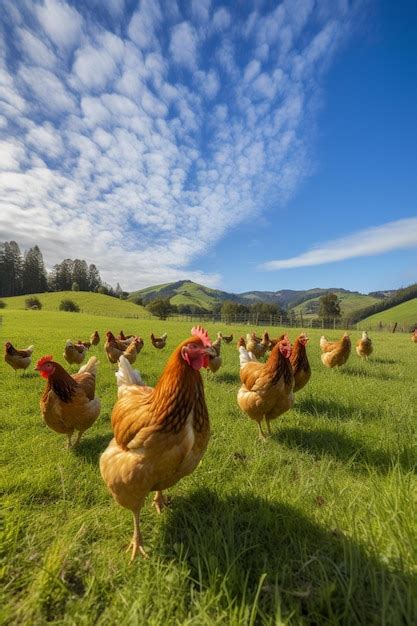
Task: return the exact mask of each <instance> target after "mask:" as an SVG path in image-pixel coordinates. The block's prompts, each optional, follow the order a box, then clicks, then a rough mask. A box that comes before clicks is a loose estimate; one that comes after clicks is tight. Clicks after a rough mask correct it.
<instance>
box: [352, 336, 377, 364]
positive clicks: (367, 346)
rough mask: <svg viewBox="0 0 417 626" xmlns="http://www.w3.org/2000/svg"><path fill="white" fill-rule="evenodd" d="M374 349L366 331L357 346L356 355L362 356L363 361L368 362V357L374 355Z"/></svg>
mask: <svg viewBox="0 0 417 626" xmlns="http://www.w3.org/2000/svg"><path fill="white" fill-rule="evenodd" d="M373 350H374V348H373V346H372V341H371V339H369V337H368V333H367V332H366V330H364V331H363V332H362V337H361V339H359V341H358V342H357V344H356V354H357V355H358V356H360V357H361V358H362V359H366V360H368V356H369V355H370V354H372V352H373Z"/></svg>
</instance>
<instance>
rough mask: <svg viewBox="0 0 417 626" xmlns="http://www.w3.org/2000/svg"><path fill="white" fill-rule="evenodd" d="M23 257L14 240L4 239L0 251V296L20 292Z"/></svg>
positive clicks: (18, 293)
mask: <svg viewBox="0 0 417 626" xmlns="http://www.w3.org/2000/svg"><path fill="white" fill-rule="evenodd" d="M22 274H23V259H22V254H21V252H20V248H19V246H18V245H17V243H16V242H15V241H6V242H5V243H4V244H3V245H2V247H1V251H0V286H1V292H0V295H1V296H18V295H20V294H21V293H22Z"/></svg>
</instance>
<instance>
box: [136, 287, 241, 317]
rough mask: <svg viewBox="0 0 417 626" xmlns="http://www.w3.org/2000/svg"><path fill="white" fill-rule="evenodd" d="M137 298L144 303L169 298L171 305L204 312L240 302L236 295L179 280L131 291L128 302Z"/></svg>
mask: <svg viewBox="0 0 417 626" xmlns="http://www.w3.org/2000/svg"><path fill="white" fill-rule="evenodd" d="M138 297H139V298H142V299H143V302H144V303H146V302H150V301H151V300H156V299H157V298H169V300H170V302H171V303H172V304H176V305H180V304H188V305H195V306H198V307H201V308H203V309H205V310H206V311H212V310H213V308H214V307H215V305H216V304H218V303H219V302H224V301H225V300H233V301H235V302H241V299H240V298H239V296H238V295H237V294H234V293H228V292H227V291H221V290H220V289H210V287H204V285H199V284H198V283H194V282H192V281H191V280H179V281H177V282H175V283H168V284H163V285H155V286H153V287H147V288H146V289H140V290H139V291H132V292H131V293H130V294H129V300H134V299H135V298H138Z"/></svg>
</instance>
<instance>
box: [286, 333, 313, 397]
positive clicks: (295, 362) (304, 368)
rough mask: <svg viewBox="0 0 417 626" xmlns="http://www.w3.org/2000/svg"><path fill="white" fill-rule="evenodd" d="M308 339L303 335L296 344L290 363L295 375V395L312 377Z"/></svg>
mask: <svg viewBox="0 0 417 626" xmlns="http://www.w3.org/2000/svg"><path fill="white" fill-rule="evenodd" d="M307 342H308V337H307V335H306V334H305V333H301V335H299V337H297V339H296V340H295V342H294V345H293V348H292V351H291V356H290V363H291V365H292V370H293V374H294V393H295V392H296V391H300V389H302V388H303V387H305V386H306V384H307V383H308V381H309V380H310V377H311V367H310V363H309V362H308V358H307V351H306V345H307Z"/></svg>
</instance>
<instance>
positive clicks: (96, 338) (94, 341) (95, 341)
mask: <svg viewBox="0 0 417 626" xmlns="http://www.w3.org/2000/svg"><path fill="white" fill-rule="evenodd" d="M90 341H91V345H93V346H97V345H98V344H99V343H100V335H99V334H98V330H95V331H94V332H93V333H92V334H91V336H90Z"/></svg>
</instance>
